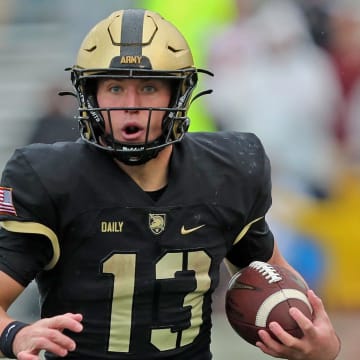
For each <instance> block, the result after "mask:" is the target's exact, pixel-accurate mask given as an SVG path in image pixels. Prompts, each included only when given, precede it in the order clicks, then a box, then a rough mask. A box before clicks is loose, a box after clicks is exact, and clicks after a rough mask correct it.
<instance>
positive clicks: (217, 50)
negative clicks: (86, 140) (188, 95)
mask: <svg viewBox="0 0 360 360" xmlns="http://www.w3.org/2000/svg"><path fill="white" fill-rule="evenodd" d="M129 7H136V8H144V7H145V8H149V9H152V10H155V11H158V12H160V13H161V14H162V15H163V16H165V17H166V18H168V19H169V20H170V21H172V22H173V23H174V24H176V25H177V26H178V27H179V29H180V30H181V31H182V32H183V34H184V35H185V37H186V38H187V40H188V42H189V44H190V47H191V48H192V50H193V55H194V59H195V63H196V66H197V67H200V68H207V69H209V70H211V71H213V72H214V73H215V76H214V77H213V78H211V79H210V80H209V79H202V78H200V84H201V85H200V87H199V90H204V89H207V88H212V89H214V92H213V94H212V95H210V96H207V97H204V98H201V99H199V100H197V101H196V102H195V103H194V104H193V106H192V108H191V110H190V114H189V115H190V118H191V126H190V131H216V130H221V129H231V130H239V131H251V132H255V133H256V134H257V135H258V136H259V137H260V138H261V140H262V142H263V143H264V145H265V148H266V150H267V153H268V155H269V157H270V159H271V162H272V169H273V170H272V171H273V187H274V192H273V203H274V205H273V208H272V210H271V212H270V214H269V218H268V221H269V223H270V225H271V227H272V229H273V232H274V234H275V236H276V238H277V240H278V241H279V244H280V247H281V250H282V251H283V253H284V254H285V256H286V257H287V259H288V260H289V262H290V263H291V264H292V265H293V266H294V267H295V268H297V269H298V270H299V271H300V272H301V273H302V274H303V275H304V277H305V278H306V280H307V281H308V282H309V284H310V286H311V287H312V288H314V289H315V291H316V292H317V293H318V294H319V295H320V296H321V297H322V298H323V300H324V302H325V305H326V306H327V309H328V311H329V313H330V315H331V317H332V320H333V322H334V324H335V327H336V329H337V331H338V333H339V335H340V337H341V338H342V341H343V349H342V352H341V355H340V357H339V359H341V360H356V359H359V358H360V350H359V348H358V346H357V344H356V340H354V338H356V337H355V335H354V332H355V331H358V330H359V327H360V325H359V324H360V280H359V278H358V272H357V264H358V254H359V253H360V236H359V232H358V224H359V220H360V171H359V168H360V166H359V165H360V141H359V136H360V3H359V1H358V0H297V1H295V0H294V1H292V0H196V1H191V0H183V1H181V2H178V1H173V0H168V1H164V0H143V1H140V0H137V1H136V0H133V1H131V0H116V1H114V0H76V1H70V0H52V1H48V0H1V5H0V64H1V66H0V79H1V80H0V108H1V112H0V125H1V126H0V168H1V169H2V168H3V167H4V166H5V163H6V161H7V159H8V158H9V157H10V156H11V154H12V152H13V151H14V150H15V148H17V147H20V146H23V145H26V144H29V143H32V142H54V141H59V140H74V139H76V138H77V136H78V133H77V123H76V120H75V119H74V115H75V111H76V103H75V100H74V99H73V98H71V97H60V96H58V95H57V93H58V91H59V90H71V85H70V81H69V74H68V73H66V72H64V71H63V70H64V69H65V68H66V67H69V66H72V65H73V64H74V63H75V61H76V54H77V50H78V48H79V46H80V43H81V41H82V39H83V37H84V36H85V35H86V34H87V32H88V31H89V30H90V28H91V27H92V26H93V25H94V24H95V23H96V22H98V21H99V20H101V19H102V18H104V17H106V16H107V15H108V14H109V13H110V12H112V11H115V10H118V9H120V8H129ZM54 171H56V169H54ZM59 175H60V176H61V174H59ZM222 277H223V283H222V286H220V288H219V289H218V291H217V293H216V294H215V296H214V334H213V352H214V358H215V359H229V360H231V359H239V358H244V359H245V358H251V359H253V360H261V359H269V357H268V356H264V355H262V354H261V353H260V351H259V350H258V349H256V348H253V347H251V346H250V345H247V344H246V343H244V342H243V341H242V340H241V339H240V338H239V337H238V336H237V335H236V334H235V333H234V331H233V330H232V329H231V328H230V326H229V325H228V323H227V321H226V318H225V314H224V291H225V289H226V283H227V281H228V279H229V277H228V275H227V274H226V271H225V270H223V272H222ZM0 291H1V288H0ZM36 292H37V290H36V286H35V284H31V285H30V286H29V288H28V289H27V290H26V292H25V293H24V295H23V296H22V297H21V298H19V299H18V301H17V303H16V304H15V305H14V306H13V307H12V310H11V311H12V312H13V313H14V316H17V317H18V318H19V319H21V320H23V321H32V320H34V319H36V318H37V317H38V316H39V315H38V299H37V293H36ZM356 333H357V332H356Z"/></svg>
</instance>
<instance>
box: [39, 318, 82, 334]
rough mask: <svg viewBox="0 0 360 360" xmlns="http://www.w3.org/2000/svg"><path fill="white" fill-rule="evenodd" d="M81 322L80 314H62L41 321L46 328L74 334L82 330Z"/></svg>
mask: <svg viewBox="0 0 360 360" xmlns="http://www.w3.org/2000/svg"><path fill="white" fill-rule="evenodd" d="M81 320H82V315H81V314H64V315H58V316H54V317H51V318H46V319H43V323H44V325H45V326H46V327H48V328H52V329H58V330H63V329H68V330H70V331H74V332H81V331H82V329H83V326H82V324H81Z"/></svg>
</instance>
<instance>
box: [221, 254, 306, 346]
mask: <svg viewBox="0 0 360 360" xmlns="http://www.w3.org/2000/svg"><path fill="white" fill-rule="evenodd" d="M306 292H307V286H306V285H305V283H304V282H303V280H301V279H300V278H299V277H297V276H296V275H295V274H293V273H292V272H290V271H289V270H287V269H285V268H283V267H281V266H277V265H270V264H268V263H266V262H261V261H254V262H252V263H251V264H250V265H249V266H247V267H245V268H243V269H242V270H240V271H239V272H237V273H236V274H235V275H234V276H233V277H232V278H231V280H230V281H229V285H228V289H227V291H226V299H225V310H226V315H227V318H228V320H229V322H230V324H231V326H232V328H233V329H234V330H235V331H236V332H237V333H238V334H239V335H240V336H241V337H242V338H243V339H244V340H246V341H247V342H249V343H250V344H252V345H255V344H256V342H257V341H258V340H260V338H259V336H258V331H259V330H261V329H264V330H267V331H268V332H269V333H270V334H271V331H270V329H269V328H268V325H269V323H270V322H272V321H276V322H278V323H279V324H280V325H281V326H282V327H283V329H284V330H286V331H287V332H288V333H290V334H291V335H293V336H295V337H297V338H300V337H302V336H303V333H302V331H301V329H300V328H299V327H298V325H297V323H296V322H295V321H294V320H293V318H292V317H291V316H290V314H289V309H290V307H297V308H298V309H299V310H301V311H302V312H303V314H304V315H305V316H307V317H308V318H309V319H311V318H312V308H311V305H310V303H309V301H308V298H307V295H306Z"/></svg>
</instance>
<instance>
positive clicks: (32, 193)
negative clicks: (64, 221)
mask: <svg viewBox="0 0 360 360" xmlns="http://www.w3.org/2000/svg"><path fill="white" fill-rule="evenodd" d="M0 188H2V189H6V191H8V192H10V195H11V197H10V196H8V200H7V201H8V203H9V204H10V205H11V207H10V208H9V207H8V208H5V209H3V211H1V212H0V226H1V229H0V270H2V271H4V272H6V273H7V274H8V275H10V276H11V277H13V278H14V279H15V280H17V281H18V282H19V283H21V284H22V285H24V286H26V285H27V284H28V283H29V282H30V281H31V280H32V279H33V278H34V277H35V276H36V274H37V273H38V272H39V271H41V270H42V269H43V268H44V267H46V266H47V264H48V263H49V262H51V259H52V258H53V256H54V251H53V248H54V247H53V245H52V242H54V238H56V235H55V232H56V209H55V208H54V206H53V204H52V201H51V198H50V197H49V195H48V193H47V191H46V189H45V187H44V186H43V184H42V183H41V179H40V177H39V175H38V174H37V173H36V172H35V171H34V169H33V168H32V166H31V163H30V162H29V161H28V159H27V158H26V156H25V155H24V153H23V152H22V151H21V150H17V151H15V153H14V155H13V156H12V158H11V159H10V160H9V161H8V163H7V164H6V166H5V169H4V171H3V175H2V179H1V184H0ZM7 209H10V210H7ZM49 234H51V235H49ZM48 235H49V236H48ZM51 237H53V240H52V241H51ZM49 240H50V241H49Z"/></svg>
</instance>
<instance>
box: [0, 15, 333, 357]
mask: <svg viewBox="0 0 360 360" xmlns="http://www.w3.org/2000/svg"><path fill="white" fill-rule="evenodd" d="M69 70H70V72H71V79H72V83H73V86H74V89H75V94H76V96H77V98H78V101H79V116H78V119H79V129H80V135H81V138H80V139H79V140H78V141H77V142H63V143H56V144H53V145H45V144H35V145H30V146H26V147H24V148H21V149H18V150H16V151H15V153H14V155H13V156H12V157H11V159H10V160H9V161H8V163H7V165H6V167H5V170H4V172H3V176H2V180H1V185H0V186H1V187H0V214H1V216H0V220H1V232H0V289H1V290H0V333H1V337H0V350H1V352H2V354H3V355H4V356H6V357H10V358H11V357H17V358H18V359H22V360H31V359H38V358H39V353H40V351H42V350H45V356H46V359H56V358H59V357H66V358H68V359H86V360H92V359H93V360H94V359H102V360H105V359H108V360H112V359H141V360H144V359H175V360H176V359H198V360H202V359H204V360H205V359H211V352H210V330H211V318H210V317H211V295H212V293H213V291H214V289H215V288H216V286H217V285H218V282H219V267H220V264H221V263H222V261H224V259H226V261H227V262H228V264H229V268H231V269H232V270H233V271H236V270H237V269H239V268H242V267H244V266H246V265H248V264H249V263H250V262H251V261H253V260H262V261H268V262H270V263H272V264H280V265H283V266H286V267H288V268H291V267H290V265H289V264H288V263H287V262H286V261H285V259H284V258H283V257H282V255H281V254H280V253H279V250H278V248H277V246H276V243H275V241H274V238H273V235H272V233H271V231H270V229H269V227H268V225H267V223H266V220H265V215H266V213H267V211H268V209H269V207H270V204H271V188H270V165H269V161H268V159H267V157H266V155H265V152H264V149H263V147H262V145H261V143H260V141H259V139H258V138H257V137H256V136H255V135H253V134H246V133H225V132H224V133H188V134H187V130H188V127H189V119H188V117H187V111H188V108H189V105H190V102H191V99H194V98H195V97H196V96H194V97H192V93H193V90H194V88H195V86H196V84H197V81H198V75H199V74H201V73H207V72H206V71H204V70H200V69H197V68H196V67H195V66H194V64H193V59H192V55H191V51H190V49H189V47H188V44H187V43H186V41H185V40H184V38H183V36H182V35H181V33H179V31H178V30H177V29H176V28H175V27H174V26H173V25H172V24H171V23H169V22H167V21H166V20H165V19H163V18H162V17H161V16H160V15H158V14H157V13H154V12H152V11H146V10H141V9H136V10H132V9H130V10H121V11H117V12H114V13H113V14H111V15H110V16H109V17H108V18H106V19H104V20H102V21H101V22H99V23H98V24H97V25H96V26H95V27H94V28H93V29H92V30H91V31H90V32H89V34H88V35H87V36H86V38H85V39H84V41H83V43H82V45H81V48H80V50H79V53H78V58H77V62H76V65H74V66H73V67H72V68H71V69H69ZM200 95H201V94H200ZM292 271H295V270H292ZM33 279H36V281H37V283H38V287H39V291H40V295H41V317H42V318H41V319H40V320H38V321H36V322H34V323H33V324H25V323H22V322H19V321H16V320H15V319H12V318H11V317H10V316H9V315H8V314H7V312H6V311H7V310H8V308H9V306H10V305H11V304H12V303H13V301H14V300H15V299H16V298H17V297H18V296H19V295H20V294H21V292H22V291H23V290H24V288H25V287H26V286H27V285H28V284H29V283H30V282H31V281H32V280H33ZM309 299H310V302H311V304H312V306H313V308H314V320H313V322H311V321H310V320H308V319H307V318H306V317H305V316H304V315H302V314H301V313H300V312H299V311H297V310H296V309H292V310H291V314H292V316H293V318H294V319H295V320H296V321H297V323H298V324H299V325H300V327H301V328H302V330H303V332H304V337H303V338H302V339H296V338H293V337H292V336H291V335H289V334H288V333H286V332H285V331H284V330H283V329H282V328H281V327H280V326H279V325H278V324H277V323H273V324H272V325H271V330H272V332H273V333H274V334H275V335H276V336H277V338H278V340H279V341H276V340H274V339H273V338H272V337H271V336H270V335H269V334H268V333H267V332H266V331H262V332H260V337H261V341H259V343H258V344H257V345H258V346H259V347H260V349H261V350H263V351H264V352H265V353H267V354H270V355H273V356H275V357H282V358H283V357H285V358H287V359H297V360H299V359H304V360H315V359H316V360H332V359H334V358H335V357H336V354H337V353H338V351H339V341H338V339H337V336H336V334H335V331H334V329H333V327H332V325H331V323H330V320H329V318H328V316H327V314H326V312H325V310H324V307H323V305H322V303H321V301H320V299H319V298H318V297H317V296H315V295H314V294H313V293H312V292H309Z"/></svg>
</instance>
